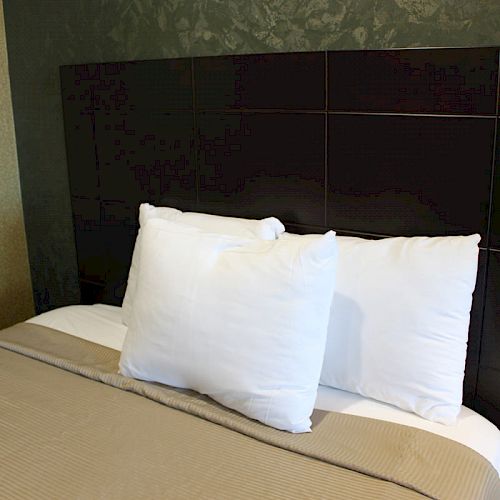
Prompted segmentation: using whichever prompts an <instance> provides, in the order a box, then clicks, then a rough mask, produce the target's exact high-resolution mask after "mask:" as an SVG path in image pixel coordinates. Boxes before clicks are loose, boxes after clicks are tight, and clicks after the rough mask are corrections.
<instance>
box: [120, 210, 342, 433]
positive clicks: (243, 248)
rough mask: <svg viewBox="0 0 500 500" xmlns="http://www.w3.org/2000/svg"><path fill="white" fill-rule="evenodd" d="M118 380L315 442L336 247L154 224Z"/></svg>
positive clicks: (147, 232)
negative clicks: (217, 406)
mask: <svg viewBox="0 0 500 500" xmlns="http://www.w3.org/2000/svg"><path fill="white" fill-rule="evenodd" d="M141 231H142V237H141V247H140V252H141V254H140V255H141V258H140V261H139V267H140V270H141V272H140V274H139V276H138V281H137V287H136V292H135V297H134V308H133V312H132V318H131V322H130V323H129V329H128V332H127V337H126V339H125V344H124V345H123V351H122V355H121V358H120V372H121V373H122V374H124V375H127V376H129V377H133V378H136V379H140V380H149V381H152V382H161V383H163V384H168V385H171V386H174V387H181V388H184V389H194V390H196V391H198V392H200V393H201V394H207V395H208V396H210V397H211V398H213V399H214V400H215V401H217V402H219V403H221V404H223V405H224V406H226V407H228V408H232V409H233V410H236V411H238V412H240V413H242V414H244V415H246V416H248V417H250V418H253V419H255V420H259V421H260V422H263V423H264V424H266V425H269V426H271V427H275V428H276V429H280V430H285V431H289V432H309V431H310V428H311V420H310V416H311V413H312V411H313V409H314V401H315V400H316V393H317V389H318V382H319V376H320V373H321V363H322V361H323V356H324V351H325V343H326V332H327V327H328V319H329V317H330V304H331V300H332V296H333V288H334V284H335V269H336V263H337V245H336V242H335V233H334V232H333V231H329V232H327V233H326V234H324V235H323V236H321V237H318V238H316V239H314V240H311V239H308V238H294V239H293V240H291V239H290V240H279V239H278V240H273V241H265V240H259V239H255V238H251V239H248V238H241V237H236V236H228V235H222V234H215V233H208V232H204V231H201V230H200V229H197V228H195V227H192V226H186V225H185V224H179V223H176V222H170V221H166V220H161V219H152V220H149V221H148V222H147V224H146V225H145V227H142V228H141Z"/></svg>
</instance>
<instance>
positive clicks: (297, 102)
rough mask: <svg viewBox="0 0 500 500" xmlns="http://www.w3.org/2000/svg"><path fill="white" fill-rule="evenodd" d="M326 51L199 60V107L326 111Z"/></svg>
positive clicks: (197, 62)
mask: <svg viewBox="0 0 500 500" xmlns="http://www.w3.org/2000/svg"><path fill="white" fill-rule="evenodd" d="M325 57H326V56H325V53H324V52H312V53H307V52H306V53H300V54H262V55H246V56H245V55H244V56H227V57H203V58H197V59H195V60H194V64H195V76H196V101H197V107H198V109H217V108H218V109H222V108H224V109H238V108H252V109H259V108H262V109H264V108H271V109H316V110H317V109H324V107H325V94H326V91H325Z"/></svg>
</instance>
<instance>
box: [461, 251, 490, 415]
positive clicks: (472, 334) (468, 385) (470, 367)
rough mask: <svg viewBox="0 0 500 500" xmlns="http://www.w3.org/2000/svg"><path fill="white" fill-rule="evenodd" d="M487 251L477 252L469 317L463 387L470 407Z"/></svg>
mask: <svg viewBox="0 0 500 500" xmlns="http://www.w3.org/2000/svg"><path fill="white" fill-rule="evenodd" d="M487 254H488V252H487V250H483V249H481V250H479V262H478V269H477V279H476V289H475V290H474V295H473V301H472V310H471V315H470V326H469V342H468V343H467V369H466V370H465V378H464V385H463V391H464V392H463V402H464V405H466V406H469V407H472V405H473V404H474V397H475V395H476V384H477V371H478V369H479V354H480V349H481V330H482V327H483V308H484V294H485V287H486V272H487V260H488V255H487Z"/></svg>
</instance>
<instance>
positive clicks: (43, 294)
mask: <svg viewBox="0 0 500 500" xmlns="http://www.w3.org/2000/svg"><path fill="white" fill-rule="evenodd" d="M4 10H5V23H6V31H7V45H8V51H9V64H10V76H11V85H12V94H13V106H14V117H15V124H16V138H17V148H18V157H19V170H20V177H21V185H22V194H23V205H24V213H25V220H26V228H27V238H28V247H29V254H30V265H31V272H32V279H33V288H34V293H35V301H36V304H37V308H38V310H39V311H41V310H45V309H47V308H50V307H54V306H60V305H64V304H68V303H74V302H77V301H78V297H79V296H78V288H77V280H76V277H77V274H76V255H75V249H74V243H73V232H72V223H71V209H70V201H69V196H68V178H67V172H66V158H65V146H64V132H63V122H62V110H61V100H60V95H59V73H58V67H59V66H60V65H63V64H71V63H82V62H100V61H113V60H115V61H116V60H132V59H155V58H168V57H178V56H201V55H217V54H230V53H232V54H236V53H259V52H287V51H305V50H325V49H364V48H389V47H421V46H481V45H500V1H499V0H307V1H306V0H255V1H247V0H195V1H181V0H4Z"/></svg>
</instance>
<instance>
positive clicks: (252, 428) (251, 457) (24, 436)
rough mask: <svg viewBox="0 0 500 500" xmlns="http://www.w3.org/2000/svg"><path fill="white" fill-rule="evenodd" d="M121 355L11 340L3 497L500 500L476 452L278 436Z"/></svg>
mask: <svg viewBox="0 0 500 500" xmlns="http://www.w3.org/2000/svg"><path fill="white" fill-rule="evenodd" d="M119 356H120V353H119V352H118V351H115V350H113V349H109V348H106V347H103V346H100V345H97V344H94V343H91V342H87V341H85V340H82V339H79V338H76V337H72V336H70V335H67V334H64V333H62V332H59V331H56V330H52V329H50V328H46V327H43V326H39V325H34V324H28V323H20V324H18V325H15V326H13V327H11V328H8V329H5V330H2V331H1V332H0V464H1V467H0V498H2V499H3V498H6V499H7V498H8V499H25V498H81V499H87V498H92V499H94V498H103V499H114V498H116V499H129V498H130V499H140V498H144V499H154V498H173V499H193V498H200V499H202V498H207V499H247V498H248V499H255V498H270V499H273V498H275V499H278V498H287V499H304V498H349V499H380V498H397V499H421V498H435V499H453V500H460V499H474V500H481V499H485V500H486V499H488V500H489V499H491V500H493V499H498V498H500V480H499V477H498V474H497V472H496V471H495V469H494V468H493V466H492V465H491V464H490V463H489V462H488V461H487V460H486V459H484V458H483V457H482V456H481V455H479V454H478V453H476V452H475V451H473V450H471V449H469V448H467V447H465V446H463V445H461V444H458V443H456V442H454V441H450V440H448V439H445V438H442V437H439V436H436V435H434V434H431V433H428V432H426V431H423V430H420V429H415V428H411V427H406V426H402V425H398V424H393V423H389V422H384V421H380V420H374V419H369V418H364V417H357V416H352V415H345V414H340V413H334V412H322V411H319V410H315V412H314V414H313V417H312V420H313V431H312V432H311V433H307V434H290V433H287V432H283V431H278V430H276V429H272V428H270V427H267V426H265V425H263V424H260V423H259V422H256V421H253V420H250V419H248V418H246V417H244V416H243V415H240V414H238V413H236V412H234V411H231V410H228V409H226V408H224V407H222V406H220V405H218V404H217V403H215V402H214V401H212V400H211V399H209V398H207V397H205V396H202V395H200V394H198V393H195V392H193V391H188V390H179V389H175V388H172V387H167V386H162V385H160V384H153V383H147V382H142V381H138V380H134V379H130V378H127V377H123V376H121V375H120V374H118V360H119Z"/></svg>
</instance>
